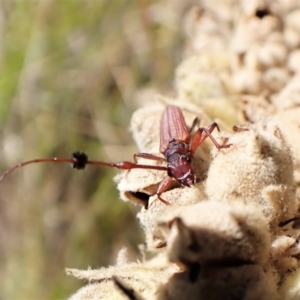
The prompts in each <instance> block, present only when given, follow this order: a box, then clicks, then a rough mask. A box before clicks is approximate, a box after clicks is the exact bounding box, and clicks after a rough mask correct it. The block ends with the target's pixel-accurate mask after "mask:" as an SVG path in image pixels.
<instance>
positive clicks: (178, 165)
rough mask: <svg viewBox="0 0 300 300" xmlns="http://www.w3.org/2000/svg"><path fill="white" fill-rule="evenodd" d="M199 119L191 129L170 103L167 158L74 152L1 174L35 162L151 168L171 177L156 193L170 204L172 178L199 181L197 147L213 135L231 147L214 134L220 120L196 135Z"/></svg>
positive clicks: (163, 142) (164, 124) (165, 118)
mask: <svg viewBox="0 0 300 300" xmlns="http://www.w3.org/2000/svg"><path fill="white" fill-rule="evenodd" d="M198 123H199V122H198V118H195V119H194V121H193V124H192V126H191V128H190V129H189V128H188V126H187V125H186V123H185V119H184V116H183V113H182V111H181V109H180V108H179V107H178V106H175V105H168V106H167V107H166V108H165V110H164V111H163V114H162V117H161V123H160V148H159V151H160V153H162V154H163V156H164V157H161V156H157V155H153V154H150V153H136V154H134V156H133V157H134V162H129V161H123V162H119V163H107V162H102V161H94V160H89V159H88V156H87V155H86V153H84V152H79V151H78V152H74V153H73V154H72V158H63V157H53V158H39V159H33V160H29V161H25V162H22V163H19V164H17V165H15V166H14V167H12V168H11V169H9V170H7V171H6V172H5V173H4V174H3V175H2V176H1V177H0V181H2V180H3V179H4V178H5V177H6V176H7V175H9V174H10V173H12V172H13V171H14V170H16V169H17V168H20V167H23V166H26V165H29V164H32V163H46V162H57V163H71V164H72V167H73V168H75V169H77V170H82V169H84V168H85V166H86V165H95V166H102V167H111V168H118V169H123V170H131V169H150V170H158V171H166V172H167V176H166V177H165V178H164V179H163V180H162V182H161V183H160V184H159V186H158V188H157V190H156V195H157V197H158V199H159V200H160V201H161V202H163V203H164V204H166V205H169V204H170V203H169V202H167V201H166V200H164V199H163V198H162V197H161V195H162V193H164V192H165V191H167V190H168V188H169V187H170V185H171V183H172V180H176V181H177V182H178V183H179V184H180V185H181V186H187V187H190V186H191V185H192V184H195V183H196V175H195V172H194V168H193V166H192V158H193V156H194V153H195V151H196V150H197V148H198V147H199V146H200V145H201V144H202V143H203V142H204V140H205V139H206V138H208V137H209V138H210V139H211V140H212V142H213V143H214V145H215V146H216V147H217V148H218V149H219V150H220V149H222V148H228V147H230V146H231V144H224V145H220V144H219V143H218V142H217V141H216V140H215V138H214V137H213V136H212V135H211V133H212V131H213V130H214V129H215V128H217V129H218V130H220V129H219V126H218V124H217V123H216V122H214V123H212V124H211V125H209V126H208V127H207V128H205V127H199V128H198V129H197V131H196V132H195V134H194V135H193V136H192V131H193V130H194V129H195V127H196V125H197V124H198ZM138 157H142V158H144V159H150V160H155V161H159V162H166V163H167V166H156V165H143V164H138V162H137V158H138Z"/></svg>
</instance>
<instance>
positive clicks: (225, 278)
mask: <svg viewBox="0 0 300 300" xmlns="http://www.w3.org/2000/svg"><path fill="white" fill-rule="evenodd" d="M161 220H162V221H161V222H160V226H161V227H162V228H163V229H164V233H165V235H166V237H167V255H168V257H169V259H170V261H172V262H175V263H176V264H178V265H179V266H180V267H181V270H182V271H181V272H178V273H177V274H174V275H173V276H172V277H171V278H170V279H169V281H168V283H167V285H166V286H164V287H162V291H161V293H163V294H164V295H166V296H167V299H174V300H176V299H183V298H184V297H187V299H210V300H211V299H212V300H213V299H219V298H220V295H222V299H223V298H224V299H233V298H237V299H253V300H254V299H276V297H275V293H276V283H277V276H276V273H275V272H274V270H273V269H272V267H271V266H268V267H266V266H267V265H268V264H269V257H270V234H269V232H268V224H267V223H266V220H265V218H264V216H263V214H262V213H261V212H260V211H259V209H258V208H257V207H256V206H253V205H251V204H250V205H245V204H243V203H236V205H229V204H227V203H222V202H219V201H213V200H209V201H204V202H201V203H197V204H195V205H191V206H189V207H185V208H181V209H175V208H171V209H170V211H169V213H166V214H165V215H164V216H162V217H161ZM265 268H268V270H269V271H268V272H266V271H264V269H265ZM258 278H259V280H258ZM161 299H164V298H163V297H162V298H161Z"/></svg>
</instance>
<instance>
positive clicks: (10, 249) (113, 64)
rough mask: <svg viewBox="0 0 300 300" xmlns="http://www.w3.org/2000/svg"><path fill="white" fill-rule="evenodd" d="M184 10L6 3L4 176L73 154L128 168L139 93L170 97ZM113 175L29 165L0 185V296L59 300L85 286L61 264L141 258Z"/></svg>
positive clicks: (140, 4) (1, 49)
mask: <svg viewBox="0 0 300 300" xmlns="http://www.w3.org/2000/svg"><path fill="white" fill-rule="evenodd" d="M182 2H184V1H176V0H168V1H164V0H161V1H147V0H140V1H130V0H122V1H108V0H102V1H96V0H94V1H93V0H90V1H89V0H85V1H84V0H81V1H79V0H68V1H61V0H42V1H34V0H2V1H1V2H0V126H1V139H0V141H1V147H0V151H1V164H0V170H1V172H4V171H5V170H6V169H8V168H10V167H12V166H13V165H14V164H16V163H18V162H20V161H24V160H28V159H32V158H39V157H54V156H62V157H68V156H70V153H72V152H73V151H76V150H82V151H85V152H87V153H88V154H89V156H90V158H92V159H98V160H103V161H121V160H123V159H129V160H131V159H132V154H133V153H134V152H137V149H136V148H135V146H134V143H133V141H132V138H131V136H130V133H129V131H128V125H129V122H130V116H131V114H132V111H133V110H134V109H135V108H136V106H137V105H138V103H141V102H143V101H144V100H143V97H142V98H141V97H139V95H140V93H141V91H143V90H144V91H147V90H154V91H160V92H167V91H168V90H169V88H170V86H171V83H172V82H171V81H172V78H173V72H174V68H175V65H176V63H177V62H178V61H179V59H180V53H181V42H182V32H181V29H180V20H181V17H182V16H183V14H184V12H185V11H186V9H187V5H188V2H186V3H182ZM190 2H191V1H190ZM153 94H154V93H150V94H149V95H153ZM152 100H153V98H150V99H147V100H145V101H152ZM114 174H116V171H115V170H111V169H105V168H96V167H88V168H87V169H86V170H84V171H83V172H82V171H81V172H77V171H75V170H72V169H71V168H70V167H69V166H68V165H65V164H55V163H48V164H33V165H30V166H26V167H24V168H21V169H18V170H17V171H15V172H14V173H12V174H11V175H10V176H9V177H7V178H5V180H4V181H3V182H1V183H0V191H1V192H0V256H1V260H0V269H1V273H0V274H1V275H0V276H1V278H0V299H63V298H66V297H67V296H69V295H71V294H72V293H73V292H75V291H76V289H77V288H78V287H80V285H81V284H82V283H81V282H77V281H76V280H74V279H72V278H68V277H66V275H65V273H64V268H65V267H73V268H82V269H84V268H87V267H88V266H91V267H93V268H96V267H100V266H107V265H109V264H113V263H114V260H115V258H116V254H117V252H118V251H119V250H120V249H121V247H122V246H126V247H128V249H129V252H130V253H131V256H132V258H133V259H136V258H137V257H140V256H139V254H138V249H137V245H138V244H139V243H142V242H143V235H142V232H141V230H140V229H139V226H138V224H137V221H136V219H135V213H136V208H135V207H133V206H132V205H130V204H127V203H122V202H121V201H120V200H118V193H117V191H116V188H115V184H114V182H113V176H114Z"/></svg>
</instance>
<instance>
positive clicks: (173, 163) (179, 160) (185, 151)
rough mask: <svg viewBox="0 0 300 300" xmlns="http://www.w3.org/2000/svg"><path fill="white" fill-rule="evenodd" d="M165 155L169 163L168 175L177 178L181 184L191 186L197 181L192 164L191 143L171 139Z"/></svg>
mask: <svg viewBox="0 0 300 300" xmlns="http://www.w3.org/2000/svg"><path fill="white" fill-rule="evenodd" d="M164 155H165V157H166V160H167V163H168V175H169V176H170V177H172V178H174V179H176V180H177V181H178V182H179V183H180V184H181V185H184V186H190V185H191V184H194V183H196V176H195V172H194V169H193V167H192V164H191V151H190V146H189V144H187V143H185V142H178V141H176V140H172V141H170V143H169V145H168V147H167V148H166V150H165V152H164Z"/></svg>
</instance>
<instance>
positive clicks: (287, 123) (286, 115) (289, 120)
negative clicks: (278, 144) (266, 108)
mask: <svg viewBox="0 0 300 300" xmlns="http://www.w3.org/2000/svg"><path fill="white" fill-rule="evenodd" d="M299 116H300V108H299V107H295V108H293V109H288V110H284V111H279V112H278V113H276V114H275V115H273V116H272V117H271V118H270V121H271V122H272V123H273V124H276V125H278V126H279V127H280V129H281V131H282V132H283V133H284V136H285V139H286V140H287V142H288V143H289V145H290V147H291V150H292V153H293V159H294V167H295V169H294V180H295V182H296V183H297V185H298V186H299V184H300V139H299V136H300V118H299Z"/></svg>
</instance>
